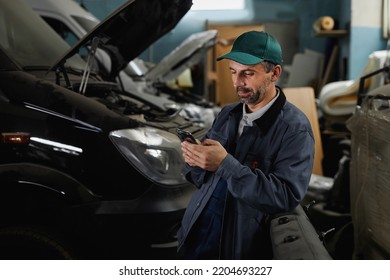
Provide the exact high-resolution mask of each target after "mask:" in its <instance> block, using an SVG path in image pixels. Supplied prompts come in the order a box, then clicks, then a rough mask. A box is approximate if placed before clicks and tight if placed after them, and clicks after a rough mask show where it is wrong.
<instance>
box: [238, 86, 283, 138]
mask: <svg viewBox="0 0 390 280" xmlns="http://www.w3.org/2000/svg"><path fill="white" fill-rule="evenodd" d="M276 87H277V88H278V90H279V96H278V98H277V99H276V100H275V102H274V104H272V106H271V107H270V108H269V109H268V111H267V112H265V114H264V115H263V116H261V117H260V118H258V119H256V120H255V121H254V122H253V123H255V124H256V125H257V126H258V127H259V128H260V129H261V130H262V131H264V132H266V131H268V129H269V128H270V127H271V125H272V124H273V123H275V121H276V118H277V117H278V115H279V113H280V111H281V110H282V108H283V106H284V104H285V103H286V96H285V95H284V92H283V90H282V89H281V88H280V87H279V86H276ZM231 113H232V114H234V115H236V116H237V115H240V116H242V103H238V104H237V106H235V107H234V108H233V109H232V110H231Z"/></svg>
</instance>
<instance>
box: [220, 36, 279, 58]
mask: <svg viewBox="0 0 390 280" xmlns="http://www.w3.org/2000/svg"><path fill="white" fill-rule="evenodd" d="M222 59H230V60H234V61H236V62H238V63H240V64H244V65H254V64H257V63H260V62H263V61H268V62H271V63H273V64H282V61H283V60H282V48H281V47H280V44H279V43H278V41H277V40H276V39H275V38H274V37H272V36H271V35H270V34H268V33H267V32H264V31H248V32H245V33H243V34H241V35H240V36H238V37H237V38H236V40H234V43H233V47H232V49H231V51H230V52H229V53H227V54H224V55H221V56H219V57H217V61H219V60H222Z"/></svg>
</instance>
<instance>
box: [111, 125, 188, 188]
mask: <svg viewBox="0 0 390 280" xmlns="http://www.w3.org/2000/svg"><path fill="white" fill-rule="evenodd" d="M109 137H110V139H111V140H112V142H113V143H114V144H115V146H116V147H117V148H118V150H119V151H120V152H121V153H122V155H123V156H124V157H125V158H126V159H127V160H128V161H129V162H130V163H131V165H132V166H134V168H136V169H137V170H138V171H139V172H141V173H142V174H143V175H144V176H146V177H147V178H149V179H150V180H152V181H155V182H157V183H160V184H164V185H178V184H183V183H186V182H187V181H186V179H185V177H184V174H183V167H184V160H183V157H182V154H181V147H180V140H179V138H178V137H177V136H176V135H174V134H172V133H170V132H167V131H164V130H161V129H157V128H151V127H139V128H135V129H122V130H116V131H112V132H111V133H110V134H109Z"/></svg>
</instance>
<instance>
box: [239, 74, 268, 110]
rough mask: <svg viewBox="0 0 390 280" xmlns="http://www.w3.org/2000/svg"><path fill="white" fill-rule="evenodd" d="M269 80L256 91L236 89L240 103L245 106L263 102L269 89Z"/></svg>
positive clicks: (245, 88) (244, 88) (242, 88)
mask: <svg viewBox="0 0 390 280" xmlns="http://www.w3.org/2000/svg"><path fill="white" fill-rule="evenodd" d="M270 85H271V80H270V79H266V80H265V81H264V83H263V84H262V85H261V86H260V87H259V88H257V89H253V88H248V87H236V93H237V96H238V98H239V100H240V102H241V103H244V104H247V105H256V104H259V103H260V102H261V101H263V100H264V99H265V97H266V95H267V92H268V90H269V88H270Z"/></svg>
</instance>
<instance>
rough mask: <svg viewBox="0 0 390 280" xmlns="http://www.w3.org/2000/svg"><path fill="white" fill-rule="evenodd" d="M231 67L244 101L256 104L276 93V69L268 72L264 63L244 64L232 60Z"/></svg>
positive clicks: (233, 77) (241, 99)
mask: <svg viewBox="0 0 390 280" xmlns="http://www.w3.org/2000/svg"><path fill="white" fill-rule="evenodd" d="M229 69H230V72H231V74H232V81H233V86H234V87H235V89H236V92H237V95H238V98H239V99H240V101H241V102H242V103H245V104H248V105H256V104H259V103H260V102H262V101H263V100H265V99H267V97H269V95H270V94H273V93H274V91H273V90H274V87H275V86H274V78H273V75H274V71H270V72H268V73H267V72H266V69H265V67H264V65H263V64H261V63H259V64H255V65H244V64H240V63H237V62H235V61H233V60H230V61H229ZM272 97H273V96H272ZM272 97H271V98H270V99H272Z"/></svg>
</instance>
